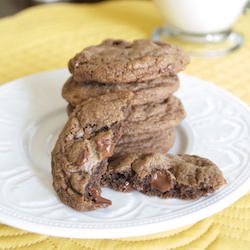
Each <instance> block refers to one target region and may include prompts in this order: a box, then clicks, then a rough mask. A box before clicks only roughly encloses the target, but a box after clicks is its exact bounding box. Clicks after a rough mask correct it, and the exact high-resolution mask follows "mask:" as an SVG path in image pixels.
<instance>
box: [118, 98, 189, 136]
mask: <svg viewBox="0 0 250 250" xmlns="http://www.w3.org/2000/svg"><path fill="white" fill-rule="evenodd" d="M185 115H186V114H185V110H184V107H183V105H182V103H181V101H180V100H179V99H178V98H177V97H174V96H170V97H169V98H168V99H167V100H166V101H165V102H163V103H161V104H148V105H146V104H145V105H141V106H133V107H132V109H131V111H130V113H129V116H128V118H127V119H126V121H125V122H124V123H123V134H124V135H130V136H131V135H137V134H143V133H152V132H158V131H163V130H167V129H169V128H174V127H176V126H177V125H178V124H179V123H180V122H181V121H182V120H183V119H184V117H185Z"/></svg>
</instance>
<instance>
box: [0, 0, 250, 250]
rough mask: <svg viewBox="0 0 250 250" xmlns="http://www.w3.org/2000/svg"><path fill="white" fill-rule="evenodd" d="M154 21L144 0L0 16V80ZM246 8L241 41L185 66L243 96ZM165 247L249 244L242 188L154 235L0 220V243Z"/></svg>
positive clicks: (249, 60)
mask: <svg viewBox="0 0 250 250" xmlns="http://www.w3.org/2000/svg"><path fill="white" fill-rule="evenodd" d="M161 23H162V21H161V19H160V18H159V16H158V13H157V11H156V9H155V7H154V6H153V4H152V3H151V2H150V1H145V2H144V1H110V2H107V3H101V4H96V5H91V6H90V5H76V4H75V5H74V4H57V5H48V6H39V7H34V8H31V9H28V10H25V11H23V12H21V13H20V14H18V15H16V16H14V17H9V18H5V19H2V20H0V37H1V38H0V83H4V82H7V81H10V80H12V79H15V78H18V77H22V76H25V75H28V74H32V73H35V72H39V71H43V70H48V69H54V68H60V67H65V66H66V64H67V61H68V59H69V58H70V57H71V56H72V55H74V54H75V53H76V52H77V51H79V50H81V49H82V48H83V47H85V46H87V45H90V44H96V43H98V42H100V41H101V40H103V39H105V38H107V37H115V38H124V39H135V38H142V37H150V34H151V31H152V30H153V28H154V27H156V26H157V25H160V24H161ZM249 23H250V16H249V14H248V15H244V16H242V17H241V18H240V20H239V21H238V22H237V24H236V29H237V30H239V31H241V32H242V33H243V34H244V36H245V38H246V41H245V44H244V46H243V48H241V49H240V50H239V51H237V52H235V53H233V54H231V55H229V56H225V57H221V58H213V59H201V58H192V63H191V64H190V66H189V67H188V69H187V71H186V73H189V74H191V75H195V76H198V77H201V78H204V79H208V80H212V81H213V82H215V83H216V84H218V85H219V86H221V87H223V88H225V89H227V90H229V91H231V92H232V93H233V94H235V95H237V96H239V97H240V98H241V99H242V100H244V101H245V102H247V103H248V104H250V30H249V29H250V28H249V27H250V26H249ZM2 249H16V250H17V249H18V250H21V249H22V250H35V249H46V250H50V249H62V250H63V249H65V250H66V249H81V250H85V249H86V250H100V249H101V250H111V249H116V250H117V249H122V250H123V249H124V250H125V249H131V250H135V249H136V250H137V249H142V250H167V249H178V250H180V249H192V250H194V249H209V250H223V249H226V250H228V249H233V250H235V249H237V250H240V249H244V250H246V249H250V194H248V195H246V196H244V197H243V198H241V199H240V200H239V201H238V202H236V203H235V204H234V205H232V206H230V207H229V208H227V209H225V210H224V211H222V212H220V213H219V214H217V215H214V216H212V217H210V218H208V219H205V220H202V221H200V222H198V223H196V224H194V225H191V226H188V227H185V228H181V229H177V230H174V231H171V232H163V233H160V234H157V235H152V236H146V237H140V238H133V239H122V240H73V239H62V238H55V237H48V236H44V235H38V234H32V233H29V232H25V231H22V230H18V229H14V228H11V227H8V226H6V225H0V250H2Z"/></svg>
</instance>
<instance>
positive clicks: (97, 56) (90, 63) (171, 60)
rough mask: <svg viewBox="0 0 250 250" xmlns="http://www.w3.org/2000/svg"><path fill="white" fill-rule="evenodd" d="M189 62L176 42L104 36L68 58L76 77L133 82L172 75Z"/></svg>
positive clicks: (85, 80)
mask: <svg viewBox="0 0 250 250" xmlns="http://www.w3.org/2000/svg"><path fill="white" fill-rule="evenodd" d="M188 63H189V57H188V56H187V54H185V53H184V52H183V50H182V49H181V48H179V47H177V46H174V45H170V44H166V43H163V42H153V41H150V40H135V41H133V42H127V41H123V40H112V39H109V40H105V41H103V42H102V43H101V44H99V45H96V46H90V47H87V48H85V49H84V50H83V51H81V52H80V53H78V54H77V55H76V56H75V57H74V58H72V59H71V60H70V61H69V64H68V66H69V70H70V72H71V73H72V74H73V78H74V79H75V80H76V81H78V82H81V81H84V82H88V81H97V82H102V83H108V84H109V83H135V82H143V81H148V80H151V79H156V78H159V77H162V76H170V75H175V74H176V73H178V72H179V71H181V70H184V68H185V66H186V65H187V64H188Z"/></svg>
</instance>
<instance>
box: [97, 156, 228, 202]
mask: <svg viewBox="0 0 250 250" xmlns="http://www.w3.org/2000/svg"><path fill="white" fill-rule="evenodd" d="M102 184H103V185H105V186H108V187H110V188H113V189H115V190H117V191H131V190H132V189H135V190H138V191H140V192H142V193H145V194H146V195H150V196H158V197H160V198H179V199H197V198H200V197H201V196H206V195H207V194H209V193H212V192H214V191H216V190H217V189H219V188H220V187H221V186H222V185H224V184H226V180H225V179H224V177H223V174H222V172H221V171H220V170H219V168H218V167H217V166H216V165H215V164H214V163H213V162H211V161H210V160H208V159H205V158H202V157H199V156H194V155H170V154H160V153H155V154H148V155H139V156H138V155H134V154H132V155H127V156H124V157H121V158H120V159H115V160H114V161H111V162H110V163H109V166H108V170H107V172H106V174H105V175H104V176H103V179H102Z"/></svg>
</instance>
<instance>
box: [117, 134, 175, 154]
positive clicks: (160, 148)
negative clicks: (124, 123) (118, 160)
mask: <svg viewBox="0 0 250 250" xmlns="http://www.w3.org/2000/svg"><path fill="white" fill-rule="evenodd" d="M162 132H164V133H162V134H160V135H159V136H158V137H151V138H145V139H138V140H137V141H131V142H126V143H122V142H121V141H120V140H119V142H118V144H117V145H116V147H115V150H114V157H119V156H122V155H126V154H131V153H136V154H151V153H156V152H161V153H167V152H168V151H169V149H170V148H171V147H172V146H173V144H174V142H175V132H174V130H173V129H168V130H165V131H162ZM121 140H122V139H121Z"/></svg>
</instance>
